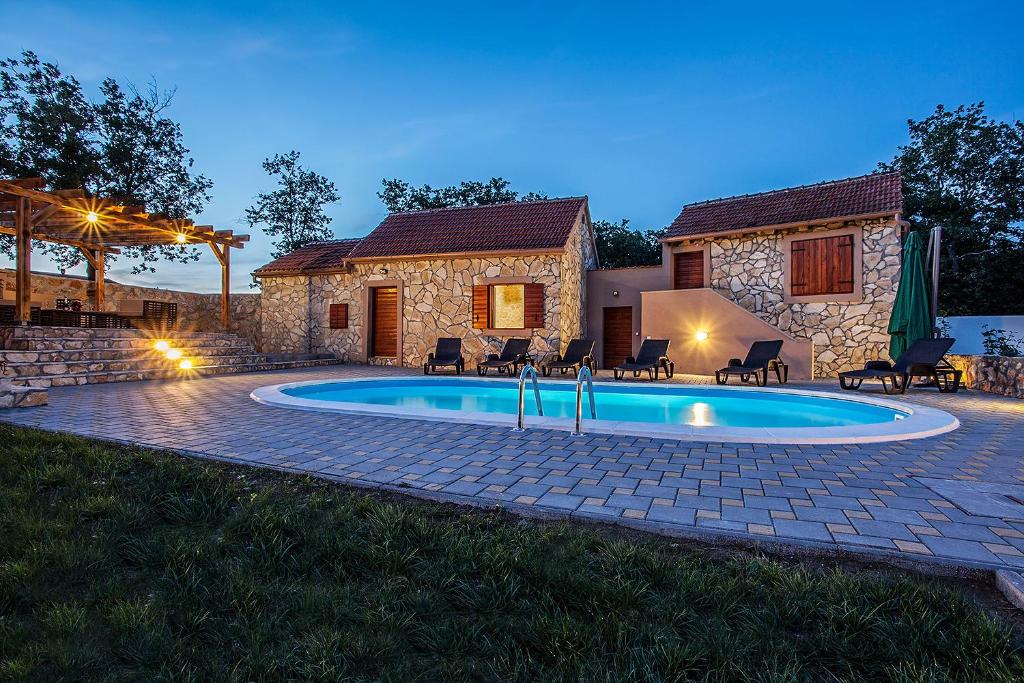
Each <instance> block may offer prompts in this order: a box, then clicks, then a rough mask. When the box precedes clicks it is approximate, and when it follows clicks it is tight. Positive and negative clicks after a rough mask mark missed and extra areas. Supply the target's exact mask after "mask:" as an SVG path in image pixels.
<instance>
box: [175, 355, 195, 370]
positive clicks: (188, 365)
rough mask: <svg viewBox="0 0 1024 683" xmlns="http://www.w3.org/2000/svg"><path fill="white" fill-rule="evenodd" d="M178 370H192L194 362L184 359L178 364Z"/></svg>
mask: <svg viewBox="0 0 1024 683" xmlns="http://www.w3.org/2000/svg"><path fill="white" fill-rule="evenodd" d="M178 368H179V369H181V370H191V369H192V361H191V360H189V359H188V358H182V359H181V362H180V363H178Z"/></svg>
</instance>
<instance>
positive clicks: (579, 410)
mask: <svg viewBox="0 0 1024 683" xmlns="http://www.w3.org/2000/svg"><path fill="white" fill-rule="evenodd" d="M583 380H586V381H587V393H588V394H590V417H591V419H595V420H596V419H597V408H596V407H595V406H594V382H593V373H591V372H590V368H588V367H587V366H586V365H584V366H583V367H581V368H580V373H579V374H578V375H576V429H575V430H574V431H573V433H572V435H573V436H583Z"/></svg>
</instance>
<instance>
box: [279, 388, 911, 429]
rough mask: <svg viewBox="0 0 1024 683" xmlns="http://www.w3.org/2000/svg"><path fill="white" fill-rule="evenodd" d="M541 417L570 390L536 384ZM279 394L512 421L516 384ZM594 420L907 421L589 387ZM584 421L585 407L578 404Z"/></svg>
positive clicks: (829, 405) (692, 392)
mask: <svg viewBox="0 0 1024 683" xmlns="http://www.w3.org/2000/svg"><path fill="white" fill-rule="evenodd" d="M540 387H541V401H542V404H543V409H544V416H545V417H561V418H573V417H575V414H576V385H575V384H574V383H569V382H541V383H540ZM281 393H283V394H286V395H289V396H293V397H295V398H301V399H312V400H318V401H329V402H336V403H348V404H370V405H378V406H392V407H396V408H401V409H409V410H410V411H411V412H415V411H416V410H422V409H436V410H451V411H462V412H478V413H503V414H505V415H515V414H516V412H517V409H518V383H517V382H516V381H515V380H504V381H490V380H472V379H456V378H451V379H448V378H443V379H416V378H403V379H381V380H374V381H342V382H327V383H316V384H309V385H300V386H292V387H286V388H283V389H281ZM594 398H595V403H596V405H597V418H598V419H599V420H609V421H615V422H651V423H657V424H669V425H692V426H695V427H762V428H796V427H847V426H853V425H867V424H879V423H886V422H890V423H891V422H893V421H895V420H902V419H904V418H905V417H907V415H908V414H907V413H906V412H903V411H900V410H897V409H895V408H890V407H888V406H883V405H874V404H870V403H861V402H857V401H851V400H844V399H842V398H827V397H824V396H820V395H819V396H806V395H801V394H795V393H786V392H785V391H780V390H777V389H772V390H770V391H757V390H753V389H746V390H744V389H739V390H737V389H718V388H709V387H685V386H670V387H669V386H665V385H658V386H650V387H647V386H644V385H635V384H634V385H611V384H594ZM583 405H584V409H583V414H584V419H589V417H590V411H589V403H588V401H587V397H586V396H584V399H583ZM526 413H527V414H528V415H536V414H537V410H536V405H535V402H534V396H533V390H532V388H531V385H530V384H529V383H527V390H526Z"/></svg>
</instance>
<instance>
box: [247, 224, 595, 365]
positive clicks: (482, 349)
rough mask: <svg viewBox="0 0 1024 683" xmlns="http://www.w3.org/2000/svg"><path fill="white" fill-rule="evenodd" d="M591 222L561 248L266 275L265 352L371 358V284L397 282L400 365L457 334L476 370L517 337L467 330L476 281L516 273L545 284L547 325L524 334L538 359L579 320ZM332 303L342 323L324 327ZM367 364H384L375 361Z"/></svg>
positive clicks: (578, 329) (576, 329)
mask: <svg viewBox="0 0 1024 683" xmlns="http://www.w3.org/2000/svg"><path fill="white" fill-rule="evenodd" d="M589 230H590V228H589V225H588V224H587V222H586V220H585V219H584V220H581V221H579V222H578V223H577V225H576V226H575V227H574V229H573V231H572V233H571V236H570V238H569V240H568V242H567V244H566V248H565V250H564V252H563V253H553V254H541V255H516V256H493V257H477V258H450V259H444V258H438V259H426V260H408V261H378V262H359V263H355V264H352V266H351V267H350V269H349V271H348V272H344V273H330V274H324V275H313V276H301V277H285V278H263V279H262V285H263V289H262V335H263V338H264V344H265V346H266V347H267V350H269V351H307V350H309V351H313V352H320V353H334V354H337V355H338V356H340V357H342V358H343V359H346V360H348V361H351V362H368V361H371V359H369V358H368V357H367V351H368V349H367V345H368V341H367V315H366V312H367V302H368V290H369V288H371V287H373V286H374V285H377V286H383V285H387V286H391V285H396V286H398V287H399V289H400V294H399V302H400V307H401V316H400V317H401V319H400V333H399V343H400V345H401V348H400V357H399V358H398V359H397V360H398V362H399V363H401V364H403V365H406V366H415V365H419V364H421V363H422V362H423V360H424V359H425V358H426V355H427V354H428V353H429V352H430V351H433V349H434V345H435V343H436V341H437V339H438V337H460V338H462V339H463V355H464V356H465V358H466V362H467V365H469V366H472V365H474V364H475V362H476V361H477V360H478V359H480V358H481V357H482V356H483V355H485V354H486V353H496V352H497V351H498V350H499V349H500V347H501V345H502V343H503V342H504V340H505V339H506V338H508V337H512V336H522V335H520V334H518V333H511V334H507V335H506V334H490V333H487V331H485V330H478V329H474V328H473V326H472V319H471V315H472V310H471V308H472V298H473V285H474V284H482V283H483V282H484V281H485V280H487V279H493V278H504V277H512V278H515V277H518V278H525V279H526V280H528V281H530V282H536V283H539V284H543V285H544V326H543V327H542V328H538V329H534V330H532V331H531V332H530V333H529V336H530V337H531V340H532V345H531V349H532V351H533V353H534V354H535V355H536V356H537V357H538V359H539V358H540V357H542V356H544V355H546V354H549V353H553V352H558V351H559V350H560V349H561V348H564V344H565V343H567V342H568V340H569V339H571V338H573V337H575V336H579V335H580V334H581V333H582V330H583V329H584V325H585V322H584V320H585V303H584V295H585V287H584V286H583V282H584V279H585V273H584V271H585V270H586V268H588V267H593V265H594V263H595V256H594V250H593V241H592V238H591V237H590V234H589ZM332 303H345V304H348V328H347V329H342V330H332V329H329V325H328V311H329V307H330V304H332ZM372 362H389V361H384V360H383V359H381V360H377V359H373V360H372Z"/></svg>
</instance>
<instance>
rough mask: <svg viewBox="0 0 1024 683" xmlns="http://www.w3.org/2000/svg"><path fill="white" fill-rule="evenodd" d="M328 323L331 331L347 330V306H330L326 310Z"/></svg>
mask: <svg viewBox="0 0 1024 683" xmlns="http://www.w3.org/2000/svg"><path fill="white" fill-rule="evenodd" d="M327 318H328V323H329V327H330V328H331V329H332V330H347V329H348V304H331V305H330V307H329V310H328V315H327Z"/></svg>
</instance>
